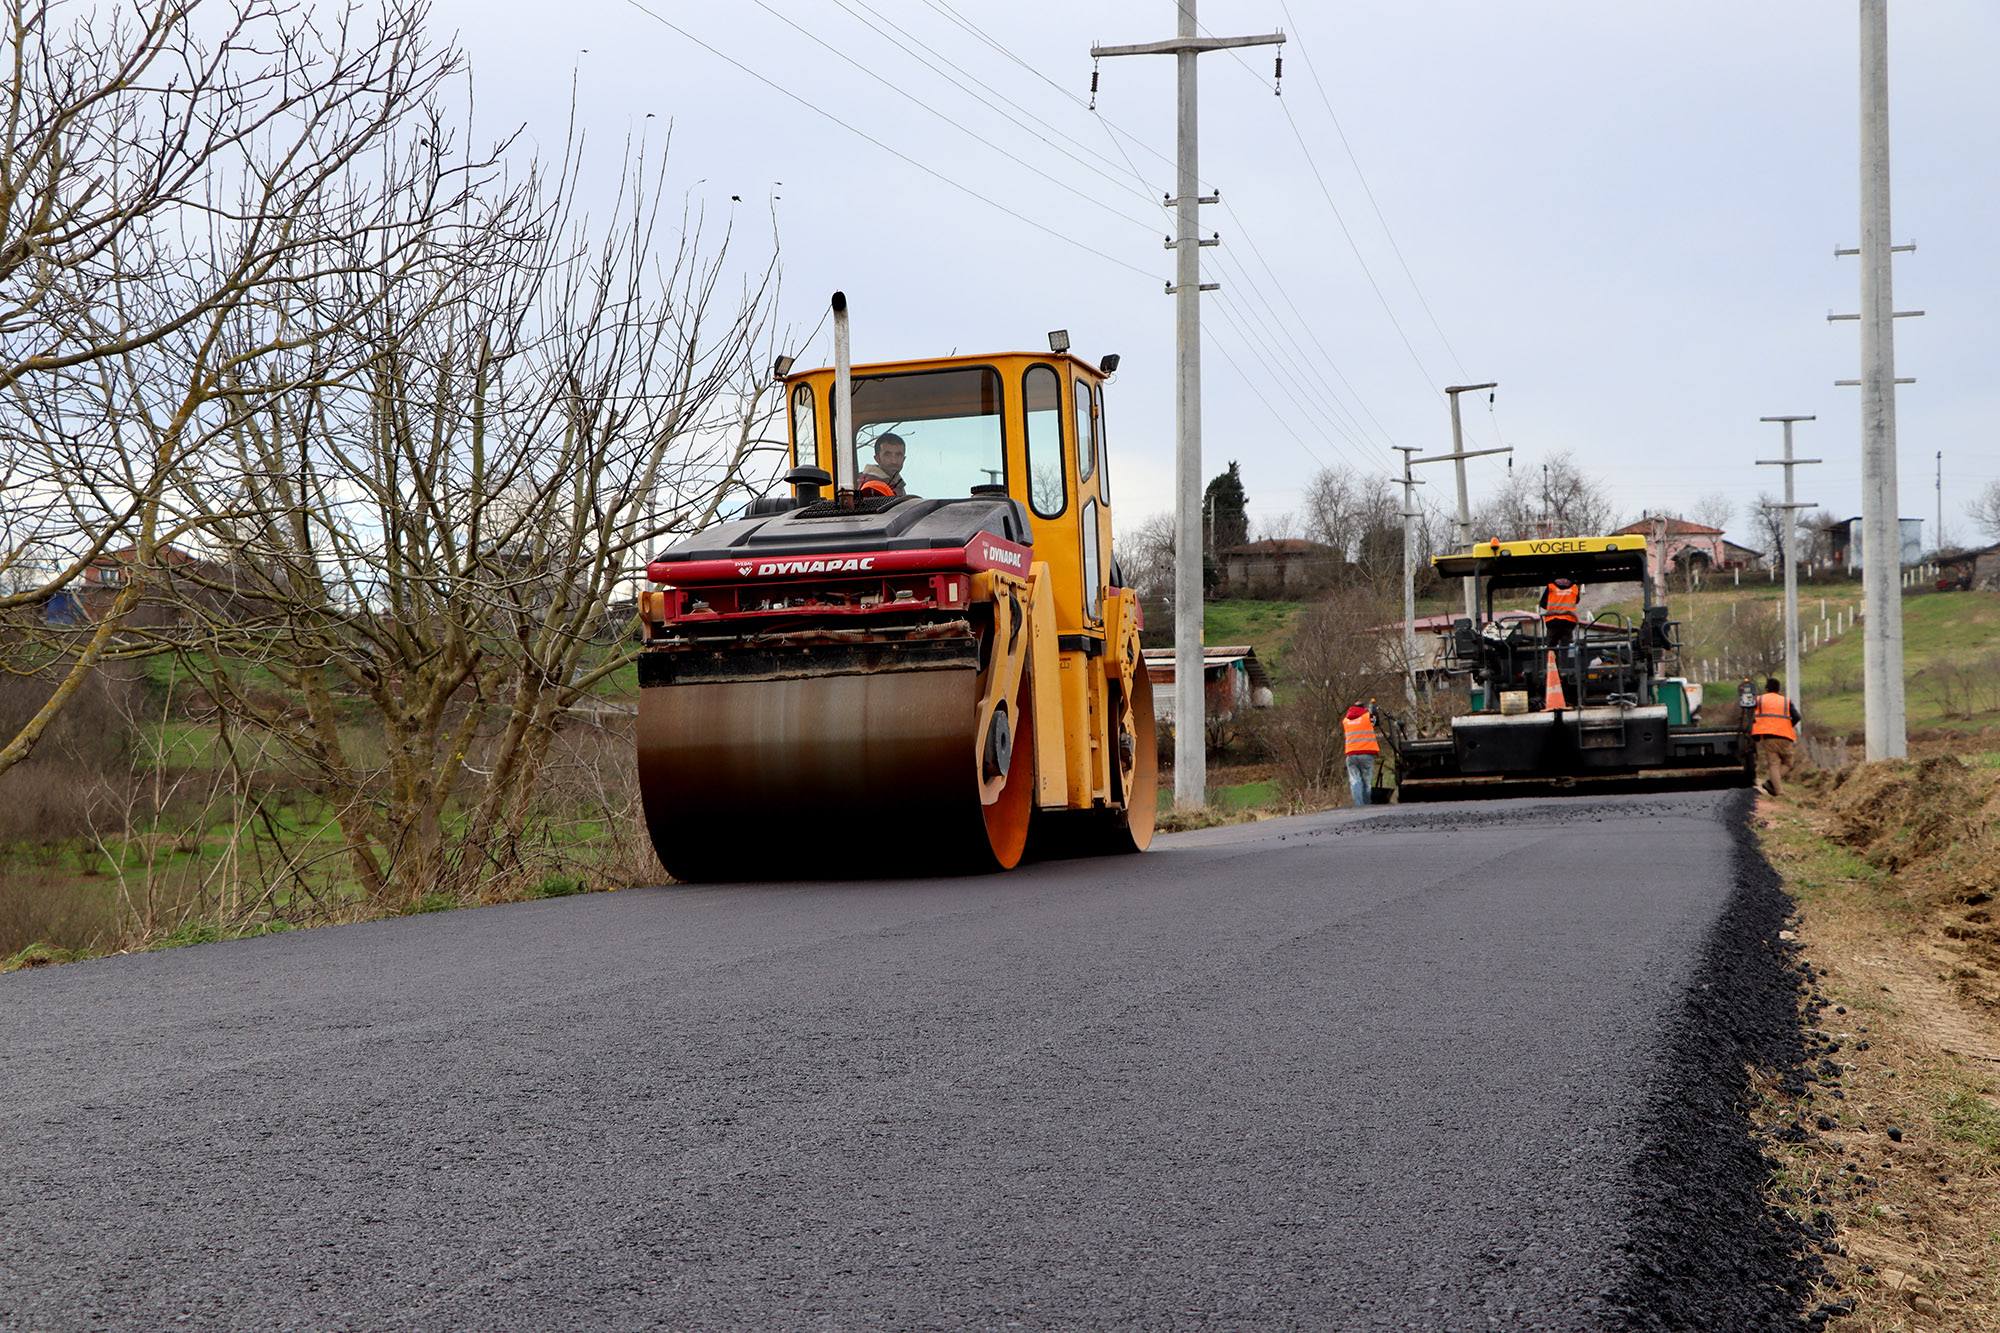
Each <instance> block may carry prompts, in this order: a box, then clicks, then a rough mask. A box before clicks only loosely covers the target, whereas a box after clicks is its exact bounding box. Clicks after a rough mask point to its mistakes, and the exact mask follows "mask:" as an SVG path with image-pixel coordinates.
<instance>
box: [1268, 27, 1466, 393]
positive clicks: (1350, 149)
mask: <svg viewBox="0 0 2000 1333" xmlns="http://www.w3.org/2000/svg"><path fill="white" fill-rule="evenodd" d="M1278 9H1279V12H1281V13H1283V14H1284V16H1285V22H1286V23H1287V24H1289V25H1291V27H1292V29H1293V32H1292V40H1293V41H1295V42H1299V43H1300V46H1299V59H1301V60H1303V61H1304V62H1305V66H1306V76H1307V77H1308V78H1310V79H1311V80H1312V84H1313V89H1314V91H1316V92H1317V93H1319V100H1320V105H1321V106H1323V107H1325V108H1326V118H1327V119H1328V120H1330V121H1332V122H1333V132H1334V134H1335V135H1337V136H1338V137H1339V139H1340V146H1341V149H1342V150H1343V151H1344V152H1346V154H1347V162H1348V165H1349V166H1351V167H1353V168H1354V178H1355V179H1356V180H1358V181H1360V182H1361V192H1362V193H1363V194H1365V195H1367V196H1368V206H1369V207H1370V208H1372V209H1374V210H1375V220H1376V221H1377V222H1379V223H1381V224H1382V235H1383V237H1384V239H1386V240H1387V241H1388V242H1389V248H1390V249H1391V250H1393V251H1395V253H1396V262H1397V263H1398V264H1400V265H1402V268H1403V276H1404V277H1405V278H1408V279H1409V280H1410V290H1411V291H1412V292H1415V293H1416V296H1417V303H1418V304H1419V305H1421V306H1423V308H1424V314H1425V315H1426V316H1427V317H1428V318H1429V319H1430V322H1431V327H1432V328H1433V329H1435V330H1437V336H1438V341H1439V342H1441V343H1443V344H1444V350H1445V351H1446V352H1447V353H1448V354H1449V355H1450V356H1451V361H1452V364H1453V365H1455V366H1457V367H1458V373H1459V376H1460V377H1461V378H1462V379H1468V380H1469V379H1471V378H1472V375H1471V373H1470V372H1469V371H1467V370H1466V368H1465V363H1464V362H1462V361H1460V360H1459V359H1458V350H1457V349H1456V348H1454V347H1453V346H1452V345H1451V339H1450V338H1448V337H1446V336H1445V331H1444V326H1443V325H1441V324H1439V323H1438V318H1437V314H1436V313H1435V312H1434V311H1432V309H1431V303H1430V302H1429V301H1428V300H1426V299H1425V298H1424V289H1423V288H1422V287H1421V286H1419V285H1418V283H1417V275H1416V274H1414V273H1412V272H1411V271H1410V261H1409V260H1407V259H1405V258H1404V257H1403V247H1402V246H1400V245H1398V244H1396V233H1395V232H1394V231H1392V230H1391V229H1390V227H1389V219H1388V218H1386V217H1384V216H1382V205H1381V204H1379V203H1377V202H1376V200H1375V191H1374V190H1373V189H1372V188H1371V187H1370V186H1369V184H1368V177H1367V175H1366V173H1364V172H1363V171H1362V170H1361V161H1360V159H1358V158H1357V157H1355V155H1354V146H1353V145H1352V144H1350V143H1348V141H1347V131H1346V130H1345V129H1343V128H1341V124H1340V117H1339V116H1337V115H1335V114H1334V111H1333V100H1332V99H1331V98H1329V97H1328V96H1327V94H1326V85H1325V84H1323V83H1321V82H1320V77H1319V70H1318V69H1317V68H1316V67H1315V66H1314V65H1313V61H1312V55H1311V53H1310V52H1308V51H1307V50H1306V49H1305V46H1304V42H1303V39H1302V38H1300V37H1299V35H1298V32H1297V28H1298V25H1297V24H1296V23H1294V22H1293V20H1292V11H1291V9H1290V7H1289V6H1287V5H1286V4H1285V0H1278Z"/></svg>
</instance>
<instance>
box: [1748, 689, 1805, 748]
mask: <svg viewBox="0 0 2000 1333" xmlns="http://www.w3.org/2000/svg"><path fill="white" fill-rule="evenodd" d="M1750 734H1751V735H1752V736H1782V737H1784V738H1785V739H1786V740H1788V741H1795V740H1797V739H1798V738H1799V730H1798V728H1797V727H1794V726H1793V725H1792V703H1791V700H1789V699H1787V698H1785V696H1784V695H1782V694H1765V695H1760V696H1758V699H1757V713H1756V720H1755V721H1754V722H1752V723H1751V724H1750Z"/></svg>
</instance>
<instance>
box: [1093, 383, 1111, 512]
mask: <svg viewBox="0 0 2000 1333" xmlns="http://www.w3.org/2000/svg"><path fill="white" fill-rule="evenodd" d="M1090 403H1091V406H1092V407H1094V408H1095V409H1097V453H1098V462H1097V493H1098V494H1099V495H1100V496H1102V497H1104V503H1106V504H1110V503H1111V440H1110V437H1109V436H1108V435H1106V434H1105V431H1104V386H1103V385H1102V384H1093V385H1091V386H1090Z"/></svg>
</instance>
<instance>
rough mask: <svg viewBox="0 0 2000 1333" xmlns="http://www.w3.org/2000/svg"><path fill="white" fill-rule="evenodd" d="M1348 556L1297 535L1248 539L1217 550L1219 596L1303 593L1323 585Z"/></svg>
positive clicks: (1321, 543) (1217, 590)
mask: <svg viewBox="0 0 2000 1333" xmlns="http://www.w3.org/2000/svg"><path fill="white" fill-rule="evenodd" d="M1344 563H1346V562H1345V558H1344V557H1343V556H1342V555H1341V553H1340V552H1339V550H1337V549H1336V548H1334V547H1331V546H1328V545H1326V544H1325V543H1323V542H1309V541H1304V540H1302V539H1299V538H1295V537H1276V538H1269V539H1267V540H1265V541H1260V542H1246V543H1245V544H1244V545H1242V546H1231V547H1229V548H1227V549H1226V550H1221V551H1217V552H1216V553H1215V572H1216V587H1215V591H1216V593H1217V594H1218V595H1227V596H1237V597H1243V596H1254V595H1260V594H1263V595H1269V594H1279V593H1301V592H1305V591H1307V590H1308V589H1311V588H1315V587H1321V586H1323V585H1325V584H1326V583H1327V582H1329V581H1330V579H1331V576H1332V574H1333V572H1334V571H1335V570H1336V569H1337V568H1339V567H1340V566H1341V565H1342V564H1344Z"/></svg>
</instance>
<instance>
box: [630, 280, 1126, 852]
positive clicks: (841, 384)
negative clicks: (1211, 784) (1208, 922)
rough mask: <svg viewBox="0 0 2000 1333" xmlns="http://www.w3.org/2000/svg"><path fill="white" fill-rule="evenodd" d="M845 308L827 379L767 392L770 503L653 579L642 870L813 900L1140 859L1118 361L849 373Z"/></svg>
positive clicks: (651, 571) (670, 559)
mask: <svg viewBox="0 0 2000 1333" xmlns="http://www.w3.org/2000/svg"><path fill="white" fill-rule="evenodd" d="M844 306H845V303H844V302H843V301H842V300H841V299H840V298H839V297H838V296H836V298H835V349H836V352H835V362H836V363H835V365H834V366H832V367H827V368H822V369H818V370H808V371H802V372H799V373H788V374H782V375H780V376H779V379H780V380H781V381H782V384H783V388H784V394H785V398H784V402H785V407H786V413H785V414H786V417H787V419H788V423H789V436H790V450H791V464H792V466H791V469H790V471H789V472H787V473H786V475H785V478H784V480H785V482H786V485H787V492H786V493H781V494H776V495H770V496H765V497H762V498H760V499H757V500H754V501H752V502H751V503H750V504H749V505H748V506H747V508H746V509H745V511H744V513H743V514H742V515H741V516H740V517H738V518H736V519H734V520H732V521H729V522H724V523H721V524H718V525H716V526H714V527H711V528H709V529H706V530H705V531H702V532H699V533H696V534H695V535H693V536H691V537H689V538H687V539H686V540H684V541H681V542H679V543H678V544H676V545H675V546H673V547H671V548H669V549H668V550H666V551H663V552H661V553H660V554H659V555H658V556H657V557H656V558H655V559H654V560H653V561H652V562H651V563H650V564H649V565H648V567H647V576H648V579H649V580H650V582H651V583H652V584H654V585H657V586H654V587H651V588H649V589H648V590H647V591H646V592H645V593H644V594H643V595H642V597H641V602H640V611H641V619H642V621H643V634H644V638H645V644H644V648H643V650H642V652H641V654H640V656H639V661H638V670H639V684H640V687H641V688H640V703H639V730H638V750H639V754H638V758H639V777H640V782H641V787H642V790H643V794H644V799H645V808H646V819H647V824H648V826H649V828H650V831H651V834H652V838H653V845H654V847H655V848H657V849H658V852H659V856H660V860H661V862H662V863H663V864H664V865H665V866H666V868H667V871H668V872H669V873H670V874H672V875H673V876H674V877H675V878H676V879H680V880H724V879H752V878H755V879H769V878H818V877H826V876H835V877H839V876H853V875H857V874H862V875H866V874H874V873H911V872H917V873H926V872H930V871H938V872H947V871H949V872H964V871H977V870H997V869H1008V868H1011V867H1012V866H1014V865H1015V864H1016V863H1017V862H1019V861H1020V860H1021V858H1022V856H1023V855H1024V854H1028V855H1041V854H1051V855H1057V854H1059V855H1071V854H1080V853H1103V852H1136V851H1143V850H1144V849H1145V848H1146V846H1147V844H1148V843H1149V842H1150V841H1151V840H1152V834H1153V820H1154V812H1155V806H1156V803H1157V799H1158V774H1157V762H1158V755H1157V751H1156V749H1155V742H1154V734H1153V700H1152V690H1151V686H1150V684H1149V683H1148V681H1147V677H1146V666H1145V661H1144V659H1143V658H1142V657H1141V656H1140V652H1139V628H1140V620H1139V605H1138V599H1137V596H1136V594H1135V593H1134V592H1133V591H1132V590H1131V589H1129V588H1125V587H1123V586H1121V583H1122V580H1121V578H1120V576H1119V573H1118V567H1117V562H1116V560H1115V559H1114V558H1113V556H1112V550H1111V541H1112V538H1111V486H1110V476H1109V457H1108V450H1107V447H1106V435H1105V415H1104V382H1105V380H1106V378H1107V377H1108V376H1109V374H1110V373H1111V372H1112V371H1113V370H1115V369H1116V366H1117V358H1116V357H1106V358H1105V359H1104V360H1103V361H1102V362H1101V363H1100V364H1098V365H1091V364H1089V363H1087V362H1086V361H1084V360H1082V359H1080V358H1078V357H1076V356H1073V355H1070V354H1069V353H1068V352H1067V351H1061V352H1050V353H1048V354H1040V353H1022V352H1010V353H1002V354H997V355H991V356H949V357H942V358H937V359H932V360H922V361H899V362H893V363H886V364H873V365H861V366H853V365H850V364H849V363H848V359H847V355H846V348H847V338H846V318H845V314H846V312H845V308H844ZM1054 341H1057V340H1055V339H1052V342H1054Z"/></svg>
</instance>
